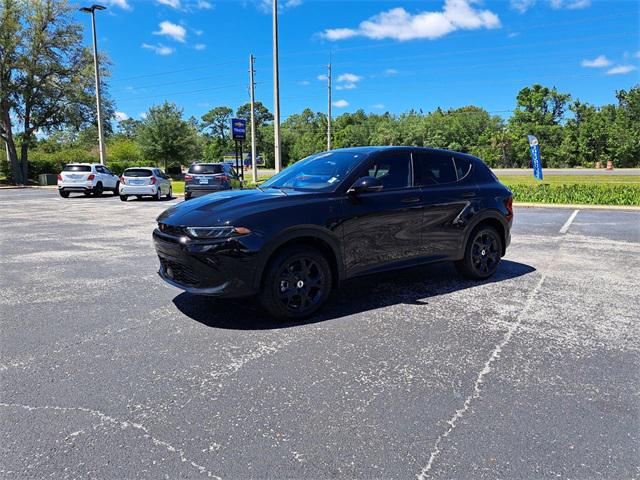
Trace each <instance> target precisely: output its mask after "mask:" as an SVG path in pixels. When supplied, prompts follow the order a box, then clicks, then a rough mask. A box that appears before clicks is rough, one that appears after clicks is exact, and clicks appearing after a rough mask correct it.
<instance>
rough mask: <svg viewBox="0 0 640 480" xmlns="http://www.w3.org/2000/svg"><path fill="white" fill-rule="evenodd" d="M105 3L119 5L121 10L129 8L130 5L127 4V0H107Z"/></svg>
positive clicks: (113, 5)
mask: <svg viewBox="0 0 640 480" xmlns="http://www.w3.org/2000/svg"><path fill="white" fill-rule="evenodd" d="M105 3H106V4H107V5H109V6H112V7H119V8H121V9H123V10H131V5H129V2H128V1H127V0H107V1H106V2H105Z"/></svg>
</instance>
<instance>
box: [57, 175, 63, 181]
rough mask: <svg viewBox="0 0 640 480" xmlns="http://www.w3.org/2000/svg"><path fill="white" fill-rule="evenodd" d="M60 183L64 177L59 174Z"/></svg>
mask: <svg viewBox="0 0 640 480" xmlns="http://www.w3.org/2000/svg"><path fill="white" fill-rule="evenodd" d="M58 181H59V182H61V181H62V175H60V174H58Z"/></svg>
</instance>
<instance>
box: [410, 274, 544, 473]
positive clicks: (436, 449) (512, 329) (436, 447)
mask: <svg viewBox="0 0 640 480" xmlns="http://www.w3.org/2000/svg"><path fill="white" fill-rule="evenodd" d="M544 279H545V276H544V275H542V276H541V277H540V280H539V281H538V283H537V284H536V286H535V287H534V288H533V289H532V290H531V291H530V292H529V295H528V296H527V300H526V301H525V304H524V305H523V307H522V309H521V310H520V312H519V313H518V315H517V316H516V318H515V321H513V322H512V323H511V324H510V325H509V328H508V329H507V331H506V332H505V334H504V335H503V337H502V340H501V341H500V342H499V343H498V344H497V345H496V346H495V348H494V349H493V351H492V352H491V355H489V358H488V359H487V361H486V362H485V364H484V366H483V368H482V370H480V372H479V373H478V376H477V377H476V381H475V382H474V384H473V392H472V393H471V394H470V395H469V396H467V398H466V399H465V401H464V403H463V404H462V407H460V408H459V409H458V410H456V412H455V413H454V414H453V416H452V417H451V418H450V419H449V420H447V424H448V425H449V427H448V428H447V429H446V430H445V431H444V432H442V433H441V434H440V435H438V438H436V441H435V442H434V444H433V448H432V449H431V453H430V455H429V461H428V462H427V464H426V465H425V467H424V468H423V469H422V471H421V472H420V473H419V474H418V475H417V477H418V480H426V479H427V478H429V474H430V473H431V469H432V468H433V464H434V462H435V461H436V459H437V457H438V455H440V452H441V450H440V444H441V443H442V441H443V440H444V439H446V438H447V437H448V436H449V435H450V434H451V433H452V432H453V430H454V429H455V428H456V425H457V423H458V421H459V420H460V419H461V418H462V417H463V416H464V415H465V414H466V413H467V412H468V411H469V409H470V408H471V404H472V402H473V401H474V400H475V399H477V398H479V397H480V394H481V393H482V385H483V384H484V382H485V377H486V376H487V375H488V374H489V373H491V365H492V364H493V363H494V362H495V361H496V360H497V359H498V358H500V353H502V350H503V349H504V348H505V347H506V346H507V345H508V344H509V342H510V341H511V338H512V337H513V335H514V334H515V333H516V331H517V330H518V328H519V327H520V325H521V324H522V318H523V316H524V314H525V313H526V312H527V311H528V310H529V308H531V305H532V304H533V301H534V299H535V297H536V295H537V294H538V292H539V291H540V289H541V288H542V284H543V283H544Z"/></svg>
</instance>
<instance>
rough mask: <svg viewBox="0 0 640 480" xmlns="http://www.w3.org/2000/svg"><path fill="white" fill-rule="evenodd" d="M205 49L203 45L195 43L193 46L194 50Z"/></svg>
mask: <svg viewBox="0 0 640 480" xmlns="http://www.w3.org/2000/svg"><path fill="white" fill-rule="evenodd" d="M205 48H207V46H206V45H205V44H204V43H196V44H195V49H196V50H204V49H205Z"/></svg>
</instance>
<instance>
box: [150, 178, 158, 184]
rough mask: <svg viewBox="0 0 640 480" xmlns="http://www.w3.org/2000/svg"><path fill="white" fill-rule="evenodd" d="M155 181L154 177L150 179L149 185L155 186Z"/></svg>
mask: <svg viewBox="0 0 640 480" xmlns="http://www.w3.org/2000/svg"><path fill="white" fill-rule="evenodd" d="M156 181H157V180H156V177H151V185H155V184H156Z"/></svg>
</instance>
